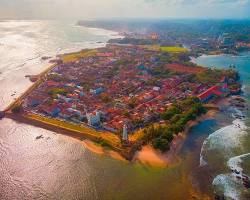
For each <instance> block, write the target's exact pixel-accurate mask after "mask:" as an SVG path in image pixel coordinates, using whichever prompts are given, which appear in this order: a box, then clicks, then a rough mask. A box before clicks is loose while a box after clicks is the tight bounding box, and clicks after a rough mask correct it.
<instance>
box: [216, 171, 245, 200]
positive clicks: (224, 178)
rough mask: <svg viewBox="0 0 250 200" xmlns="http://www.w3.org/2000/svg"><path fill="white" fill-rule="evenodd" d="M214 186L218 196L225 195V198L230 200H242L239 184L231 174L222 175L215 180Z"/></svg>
mask: <svg viewBox="0 0 250 200" xmlns="http://www.w3.org/2000/svg"><path fill="white" fill-rule="evenodd" d="M212 184H213V186H214V187H215V188H216V193H217V194H220V195H221V194H223V196H224V197H226V198H227V199H230V200H240V199H241V195H240V192H239V191H240V190H239V188H238V187H239V186H240V185H239V183H237V182H235V179H234V177H233V176H231V175H230V174H220V175H218V176H216V177H215V179H214V180H213V183H212Z"/></svg>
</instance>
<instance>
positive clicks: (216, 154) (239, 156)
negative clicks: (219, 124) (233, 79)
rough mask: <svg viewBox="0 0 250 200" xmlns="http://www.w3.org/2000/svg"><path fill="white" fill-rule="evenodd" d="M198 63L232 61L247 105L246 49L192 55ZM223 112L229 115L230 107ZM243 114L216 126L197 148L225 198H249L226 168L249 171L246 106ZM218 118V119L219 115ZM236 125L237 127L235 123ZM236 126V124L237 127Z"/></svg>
mask: <svg viewBox="0 0 250 200" xmlns="http://www.w3.org/2000/svg"><path fill="white" fill-rule="evenodd" d="M195 62H196V63H197V64H199V65H203V66H208V67H216V68H228V66H229V65H235V66H236V69H237V70H238V71H239V73H240V76H241V80H242V84H243V94H242V96H244V97H245V99H246V102H247V105H248V107H249V105H250V52H245V53H242V54H240V55H239V56H231V55H219V56H201V57H199V58H197V59H195ZM234 109H235V108H233V107H232V108H230V110H229V111H228V112H226V113H224V116H225V117H226V116H227V117H230V114H231V111H234ZM242 112H243V113H244V114H245V115H246V119H245V120H235V119H232V121H233V124H231V125H227V126H225V127H223V128H221V129H218V130H216V131H215V132H213V133H212V134H210V135H209V137H208V138H207V139H206V140H205V142H204V144H203V149H202V151H201V159H202V164H203V165H204V166H203V168H204V169H207V170H208V169H209V170H210V171H211V173H210V176H211V177H212V178H213V186H214V190H215V191H216V192H217V193H220V194H221V193H224V195H225V196H226V198H227V199H249V198H250V196H249V195H250V191H249V190H247V189H246V188H244V187H243V186H242V182H241V181H240V180H237V179H236V178H235V175H234V174H233V173H231V171H230V168H232V169H238V170H239V171H241V170H243V171H244V173H246V174H247V175H248V176H249V175H250V131H249V125H250V113H249V111H248V110H247V109H244V110H242ZM220 121H221V119H220ZM237 126H238V127H237ZM239 127H240V128H239Z"/></svg>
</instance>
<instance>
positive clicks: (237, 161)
mask: <svg viewBox="0 0 250 200" xmlns="http://www.w3.org/2000/svg"><path fill="white" fill-rule="evenodd" d="M245 157H250V153H246V154H242V155H239V156H235V157H232V158H230V159H229V160H228V162H227V165H228V167H229V168H230V169H231V170H237V171H238V172H242V171H243V168H242V166H241V163H242V162H243V161H242V158H245ZM248 175H249V174H248Z"/></svg>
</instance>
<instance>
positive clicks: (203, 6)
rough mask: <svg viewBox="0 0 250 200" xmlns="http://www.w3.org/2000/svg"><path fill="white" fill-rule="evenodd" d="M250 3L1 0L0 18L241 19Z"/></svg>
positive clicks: (248, 0) (218, 0)
mask: <svg viewBox="0 0 250 200" xmlns="http://www.w3.org/2000/svg"><path fill="white" fill-rule="evenodd" d="M249 10H250V0H0V19H1V18H18V19H19V18H32V19H33V18H35V19H40V18H46V19H47V18H49V19H51V18H63V19H64V18H67V19H86V18H115V17H116V18H123V17H132V18H137V17H142V18H153V17H154V18H157V17H161V18H167V17H172V18H186V17H191V18H244V17H249V15H250V14H249Z"/></svg>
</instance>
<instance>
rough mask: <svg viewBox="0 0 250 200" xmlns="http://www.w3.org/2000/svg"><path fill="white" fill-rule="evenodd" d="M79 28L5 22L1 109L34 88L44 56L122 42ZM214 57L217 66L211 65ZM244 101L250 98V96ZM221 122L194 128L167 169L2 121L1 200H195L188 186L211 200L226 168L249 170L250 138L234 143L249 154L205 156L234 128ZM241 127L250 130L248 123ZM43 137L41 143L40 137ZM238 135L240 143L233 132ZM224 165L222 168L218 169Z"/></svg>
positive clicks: (0, 32) (1, 28) (0, 33)
mask: <svg viewBox="0 0 250 200" xmlns="http://www.w3.org/2000/svg"><path fill="white" fill-rule="evenodd" d="M75 24H76V22H70V21H69V22H67V21H1V22H0V110H1V109H4V108H5V107H6V106H8V104H9V103H10V102H11V101H12V100H14V99H15V98H16V97H17V96H18V95H20V94H21V93H22V92H24V91H25V89H27V88H28V87H29V86H30V85H31V82H30V81H29V80H28V79H26V78H25V75H29V74H37V73H39V72H41V71H42V70H44V69H45V68H46V67H47V65H48V63H47V61H43V60H42V59H41V57H43V56H52V57H54V56H55V55H56V54H59V53H64V52H70V51H75V50H80V49H83V48H93V47H98V46H103V45H105V43H106V42H107V40H108V39H110V38H113V37H119V36H118V35H117V34H116V33H114V32H110V31H106V30H102V29H89V28H85V27H79V26H75ZM202 59H204V60H205V61H206V62H205V61H204V64H207V65H209V66H210V65H211V64H214V65H217V64H218V66H221V67H224V66H225V67H226V66H227V65H228V64H232V61H231V59H233V60H234V61H235V62H236V61H238V62H240V63H243V64H244V63H245V62H246V61H247V60H248V59H249V55H248V54H247V55H242V56H240V57H239V58H237V57H235V58H234V57H230V56H229V57H228V58H227V57H226V58H224V57H222V58H213V57H212V58H199V59H198V61H197V62H201V61H202ZM210 59H212V60H213V59H216V61H218V62H217V63H213V62H212V61H211V60H210ZM217 59H218V60H217ZM225 59H229V61H228V63H225ZM221 60H222V61H221ZM210 61H211V63H209V62H210ZM219 61H220V62H219ZM220 63H221V65H220ZM233 63H234V62H233ZM234 64H236V65H237V67H239V69H240V70H245V68H244V66H243V65H240V64H238V63H234ZM242 72H244V71H242ZM242 78H244V83H245V85H246V86H245V89H244V90H246V91H248V88H249V87H248V84H247V81H245V80H247V78H248V76H247V73H242ZM245 95H246V97H247V98H248V92H246V93H245ZM217 118H218V119H217ZM217 118H216V119H209V120H206V121H204V122H202V123H200V124H198V125H197V126H195V127H194V128H193V129H192V130H191V131H190V133H189V135H188V137H187V138H186V139H185V143H184V145H183V147H182V150H181V152H180V160H179V162H178V163H176V164H175V165H174V166H171V167H167V168H155V167H151V166H148V165H147V164H143V165H142V164H139V163H137V164H134V163H127V162H122V161H118V160H115V159H112V158H109V157H106V156H101V155H97V154H94V153H92V152H90V151H88V150H87V149H86V148H85V147H84V146H83V145H82V143H81V142H80V141H78V140H75V139H73V138H70V137H67V136H63V135H60V132H58V133H55V132H51V131H47V130H44V129H41V128H37V127H33V126H30V125H26V124H22V123H17V122H15V121H13V120H11V119H3V120H1V121H0V199H1V200H2V199H3V200H13V199H15V200H19V199H20V200H23V199H53V200H54V199H60V200H61V199H65V200H68V199H81V200H84V199H86V200H92V199H103V200H110V199H125V200H130V199H131V200H133V199H137V200H140V199H142V200H146V199H148V200H151V199H156V200H165V199H166V200H182V199H190V198H193V195H194V193H193V191H192V190H191V188H192V187H191V185H193V186H195V187H196V188H198V189H200V190H201V192H202V193H204V194H206V195H208V196H210V197H213V188H212V184H213V182H215V185H218V187H219V188H222V189H223V187H224V185H223V184H222V185H221V186H220V184H219V183H221V182H222V183H224V182H225V180H228V176H229V175H230V169H229V168H230V167H229V166H228V165H232V164H231V163H233V165H237V167H241V168H242V169H245V170H247V167H249V164H248V163H247V158H248V154H247V153H248V152H249V151H247V150H246V147H249V143H247V139H245V138H244V137H245V133H244V134H241V133H240V135H242V138H241V139H240V141H238V140H237V145H239V144H242V145H239V146H240V148H241V147H244V148H243V149H240V150H237V152H235V150H234V149H232V153H230V154H229V156H227V155H228V154H225V153H223V151H221V147H220V148H219V147H218V148H216V151H217V152H218V157H216V158H214V160H215V161H216V162H213V159H212V158H213V155H212V154H211V153H210V151H209V150H206V148H205V147H204V149H205V150H204V153H201V152H200V150H201V148H202V145H203V141H204V140H205V139H206V138H208V136H209V134H213V133H214V132H216V131H217V130H219V129H220V128H221V127H225V126H228V125H229V122H230V123H231V121H230V120H231V118H230V117H228V118H229V119H228V120H225V119H226V118H227V117H225V116H224V115H219V116H218V117H217ZM222 119H223V120H222ZM244 123H245V124H246V125H247V122H244ZM231 128H234V127H231ZM229 129H230V127H229ZM243 131H244V132H245V131H247V130H243ZM40 135H43V138H41V139H36V137H37V136H40ZM223 135H226V133H225V134H224V133H223V131H222V138H223ZM233 135H236V137H237V134H236V133H235V134H233ZM211 137H212V136H210V138H211ZM206 141H207V140H206ZM229 141H230V140H229ZM248 141H249V140H248ZM220 143H222V141H221V142H220ZM207 144H209V141H208V142H207ZM216 145H217V144H216ZM219 146H220V144H219ZM215 147H216V146H214V145H213V148H215ZM236 149H237V148H236ZM220 152H222V153H220ZM227 153H228V152H227ZM200 154H201V155H202V156H203V157H204V161H205V162H206V163H207V165H205V166H209V167H211V166H212V167H214V168H212V169H211V168H210V169H211V171H206V170H203V167H201V166H200ZM237 156H240V157H237ZM233 158H235V159H233ZM230 159H233V160H230ZM221 160H223V165H222V167H221V168H220V167H219V166H220V165H221V163H222V162H221ZM210 163H212V164H210ZM228 163H229V164H228ZM207 177H211V179H210V178H207ZM216 177H217V178H216ZM220 177H223V178H222V179H221V178H220ZM224 177H225V178H224ZM229 178H230V176H229ZM216 180H219V181H216ZM220 180H222V181H220ZM217 183H218V184H217ZM233 186H234V184H233ZM227 188H228V187H227ZM227 188H225V189H227ZM237 189H238V188H236V189H235V190H232V191H233V194H235V193H236V192H238V191H240V190H237ZM235 191H236V192H235ZM236 195H241V194H238V193H237V194H236ZM201 199H204V198H203V197H202V198H201Z"/></svg>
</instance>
